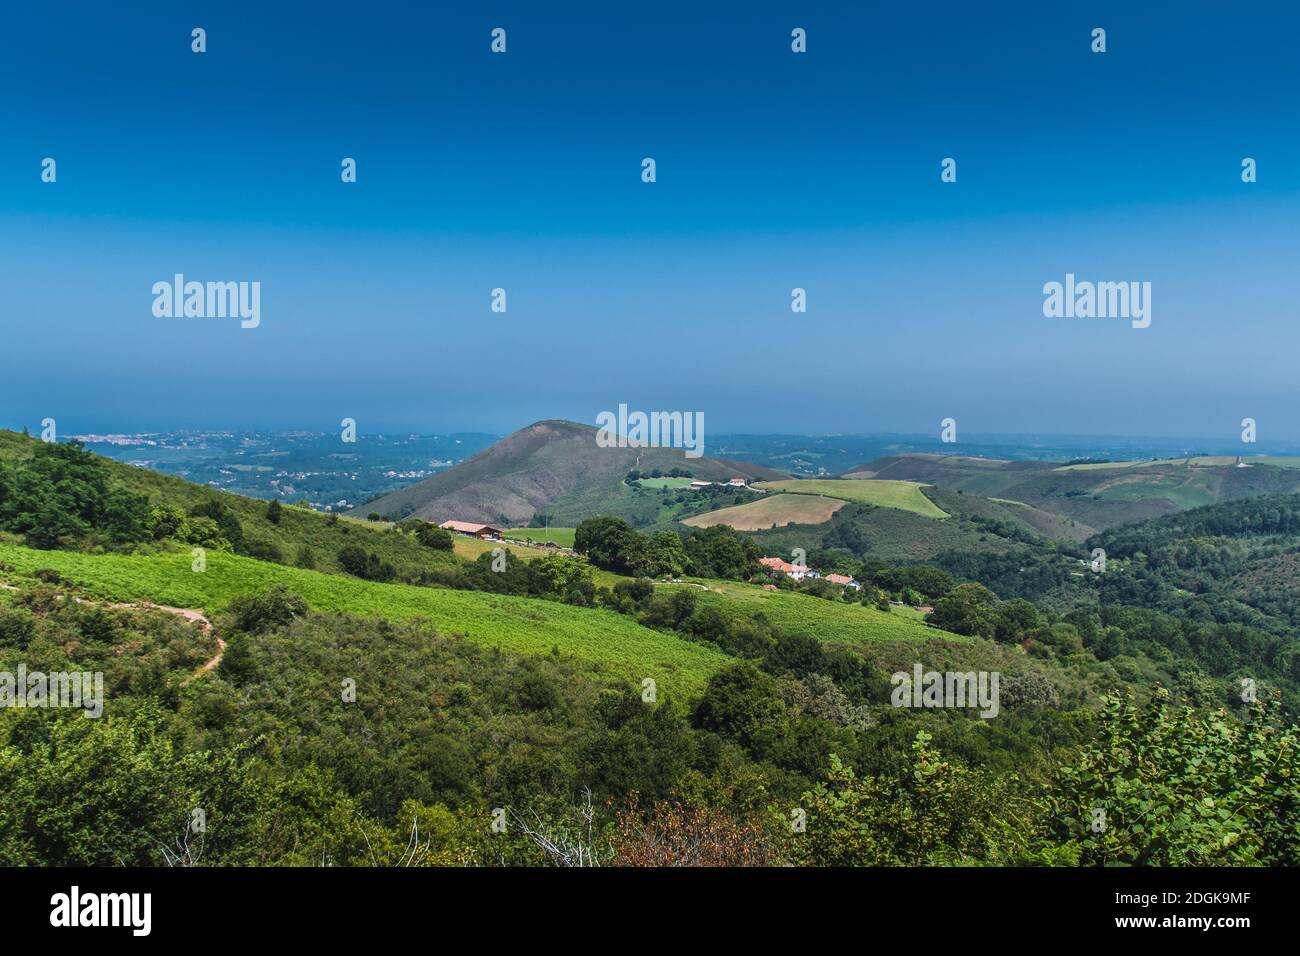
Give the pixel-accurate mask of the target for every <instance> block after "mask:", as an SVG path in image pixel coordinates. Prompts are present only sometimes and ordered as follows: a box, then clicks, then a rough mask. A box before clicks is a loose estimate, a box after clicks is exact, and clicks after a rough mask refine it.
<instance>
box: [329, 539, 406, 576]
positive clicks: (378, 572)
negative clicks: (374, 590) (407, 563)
mask: <svg viewBox="0 0 1300 956" xmlns="http://www.w3.org/2000/svg"><path fill="white" fill-rule="evenodd" d="M338 562H339V567H340V568H342V569H343V570H344V572H346V573H347V574H351V575H353V576H354V577H358V578H364V579H365V580H367V581H392V580H394V579H395V578H396V577H397V568H396V567H394V566H393V563H392V562H391V561H386V560H384V559H383V558H381V557H380V556H379V555H378V554H376V553H375V552H373V551H369V550H367V549H366V548H364V547H363V546H361V545H359V544H345V545H344V546H343V547H341V548H340V549H339V553H338Z"/></svg>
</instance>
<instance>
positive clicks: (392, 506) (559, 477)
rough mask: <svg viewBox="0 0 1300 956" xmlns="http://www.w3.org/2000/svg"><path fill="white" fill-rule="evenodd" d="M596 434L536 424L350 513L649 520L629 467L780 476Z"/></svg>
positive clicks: (489, 519) (567, 425)
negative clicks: (620, 443) (616, 442)
mask: <svg viewBox="0 0 1300 956" xmlns="http://www.w3.org/2000/svg"><path fill="white" fill-rule="evenodd" d="M596 434H597V430H596V429H595V428H593V427H591V426H590V425H580V424H577V423H575V422H566V421H543V422H537V423H536V424H533V425H529V426H528V427H527V428H521V429H520V430H519V431H517V432H515V433H514V434H512V435H509V436H507V437H506V438H503V439H502V440H501V441H499V442H497V443H496V444H495V445H493V446H492V447H491V448H488V449H486V450H484V451H481V452H479V453H478V454H477V455H475V456H474V457H473V458H470V459H468V460H467V461H464V462H462V463H461V464H459V465H457V466H456V467H455V468H452V469H449V470H448V471H445V472H442V473H441V474H439V475H435V476H434V477H432V478H428V479H426V480H424V481H421V482H418V483H417V484H414V485H411V486H410V487H408V488H403V489H401V490H399V491H395V492H393V493H392V494H388V495H384V496H383V497H381V498H377V499H376V500H374V501H371V502H368V503H366V504H364V505H362V506H361V507H360V508H358V509H357V510H358V512H361V513H368V512H370V511H378V512H379V513H380V514H382V515H384V516H386V517H396V518H402V517H406V516H408V515H415V516H417V517H421V518H425V519H428V520H430V521H438V522H441V521H445V520H447V519H448V518H457V519H460V520H462V521H481V522H485V523H495V524H501V525H505V526H507V527H516V526H519V525H526V524H528V523H529V522H530V521H532V519H533V518H534V517H535V516H537V515H539V514H545V515H547V516H548V517H549V519H550V523H552V524H557V525H562V526H573V525H576V524H577V523H578V522H579V521H581V520H582V519H583V518H590V517H593V516H596V515H606V514H608V515H617V516H619V517H625V518H628V519H629V520H632V519H639V521H640V522H642V523H643V522H645V521H648V520H654V519H655V517H656V516H657V514H658V510H659V501H660V498H659V496H658V495H656V494H651V493H650V491H651V490H650V489H633V488H631V487H629V486H628V485H626V484H625V483H624V481H623V479H624V478H626V477H627V475H628V473H629V472H631V471H633V470H640V471H642V472H646V473H648V472H651V471H654V470H656V469H657V470H659V471H662V472H668V471H671V470H672V469H674V468H679V469H686V470H687V471H689V472H690V473H691V475H693V476H694V477H695V478H698V479H702V480H707V481H724V480H726V479H729V478H734V477H743V478H747V479H749V480H751V481H758V480H769V479H778V478H783V477H785V476H784V475H782V474H781V473H780V472H777V471H773V470H772V469H770V468H762V467H760V466H758V465H751V464H746V463H744V462H730V461H720V460H716V459H712V458H687V457H686V454H685V452H684V451H682V450H681V449H678V448H601V447H600V446H598V445H597V444H596ZM672 490H673V489H663V491H667V492H671V491H672ZM638 492H641V493H638Z"/></svg>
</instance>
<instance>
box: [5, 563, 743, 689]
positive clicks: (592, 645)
mask: <svg viewBox="0 0 1300 956" xmlns="http://www.w3.org/2000/svg"><path fill="white" fill-rule="evenodd" d="M0 561H3V562H5V563H6V564H8V565H10V566H12V567H13V569H14V572H6V574H12V573H17V574H21V575H30V574H31V573H32V572H34V571H35V570H37V569H39V568H50V569H53V570H55V571H57V572H58V573H59V574H60V575H61V576H62V577H63V578H65V579H66V580H68V581H70V582H72V584H73V586H75V587H76V588H77V589H78V590H80V591H83V592H84V593H86V594H88V595H91V596H93V597H96V598H100V599H103V600H106V601H152V602H154V603H157V604H165V605H171V606H174V607H192V608H200V609H202V610H203V611H204V612H206V613H209V614H212V613H215V612H217V611H220V610H222V609H223V608H224V607H225V606H226V605H227V604H228V603H229V602H230V601H231V599H233V598H235V597H238V596H240V595H243V594H252V593H257V592H260V591H263V590H265V589H266V588H268V587H270V586H272V585H276V584H282V585H284V586H285V587H287V588H288V589H290V590H291V591H293V592H294V593H296V594H299V595H301V596H302V597H303V598H304V599H305V600H306V601H307V603H308V604H309V605H310V606H311V607H312V608H313V609H314V610H317V611H324V612H342V613H348V614H356V615H362V616H367V617H382V618H385V619H388V620H409V619H412V618H416V617H419V618H423V619H425V620H427V621H428V622H429V623H430V624H432V625H433V626H434V627H435V628H436V629H437V630H438V631H439V632H440V633H443V634H458V635H463V636H464V637H465V638H466V639H468V640H470V641H473V642H474V643H476V644H483V645H488V646H492V647H498V648H501V649H502V650H505V651H511V652H514V653H521V654H549V653H550V652H551V650H552V648H558V649H559V651H560V653H561V654H568V655H572V656H574V657H576V658H579V659H581V660H583V661H586V662H588V663H589V664H590V665H591V666H592V670H593V674H605V675H615V676H618V677H620V678H623V679H626V680H631V681H633V682H636V683H639V682H640V681H641V680H642V679H643V678H645V677H652V678H654V679H655V680H656V681H657V682H658V683H659V686H660V687H661V688H662V689H663V690H664V691H666V692H669V693H674V694H682V695H689V694H693V693H696V692H698V691H699V690H700V688H701V687H702V686H703V684H704V681H705V680H706V679H707V678H708V676H709V674H711V673H713V672H714V671H715V670H717V669H718V668H720V667H722V666H724V665H725V664H726V663H727V662H729V661H730V660H731V659H730V658H728V657H727V656H726V655H725V654H723V653H722V652H721V651H718V650H715V649H713V648H711V647H709V646H706V645H703V644H694V643H691V642H689V641H685V640H682V639H681V638H678V637H676V636H674V635H672V634H668V633H664V632H662V631H655V630H651V629H649V628H645V627H642V626H641V625H639V624H637V623H636V622H635V621H633V620H631V619H630V618H628V617H625V616H623V615H621V614H617V613H615V612H613V611H604V610H592V609H587V608H576V607H570V606H568V605H565V604H558V603H555V602H551V601H539V600H530V599H528V598H520V597H510V596H503V595H495V594H487V593H482V592H476V591H453V590H447V589H441V588H424V587H415V586H412V585H405V584H377V583H372V582H368V581H361V580H359V579H356V578H350V577H345V576H341V575H329V574H322V573H319V572H317V571H306V570H302V569H299V568H285V567H279V566H276V565H272V564H266V563H264V562H262V561H257V560H254V559H251V558H241V557H238V556H236V555H230V554H219V553H212V554H209V555H208V565H207V570H206V571H205V572H203V573H195V572H194V571H192V570H191V568H190V556H189V553H188V552H173V553H166V554H155V555H116V554H102V555H90V554H78V553H74V552H66V551H35V550H32V549H30V548H24V547H21V546H19V545H16V544H11V543H7V542H0ZM0 577H3V575H0Z"/></svg>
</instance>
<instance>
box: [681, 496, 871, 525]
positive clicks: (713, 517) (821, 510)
mask: <svg viewBox="0 0 1300 956" xmlns="http://www.w3.org/2000/svg"><path fill="white" fill-rule="evenodd" d="M845 504H847V500H846V499H843V498H823V497H818V496H815V495H811V494H807V495H804V494H800V495H773V496H772V497H770V498H762V499H759V500H758V501H751V502H749V503H748V504H744V505H733V506H732V507H730V508H721V509H719V510H717V511H710V512H708V513H707V514H702V515H696V516H695V517H693V518H683V519H682V524H684V525H689V526H690V527H692V528H707V527H709V526H710V525H715V524H725V525H729V526H731V527H732V528H735V529H736V530H737V531H762V530H765V529H767V528H771V527H773V526H774V525H775V526H777V527H780V526H782V525H787V524H821V523H822V522H824V521H829V520H830V518H831V515H833V514H835V512H837V511H839V510H840V509H841V508H843V507H844V505H845Z"/></svg>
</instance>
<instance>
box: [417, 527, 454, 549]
mask: <svg viewBox="0 0 1300 956" xmlns="http://www.w3.org/2000/svg"><path fill="white" fill-rule="evenodd" d="M415 540H416V541H418V542H420V544H422V545H424V546H425V547H426V548H432V549H433V550H434V551H451V550H453V549H454V548H455V546H456V541H455V539H454V537H453V536H452V533H451V532H450V531H448V530H446V529H445V528H439V527H438V526H437V525H435V524H430V523H429V522H428V521H420V523H419V524H418V525H416V528H415Z"/></svg>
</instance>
